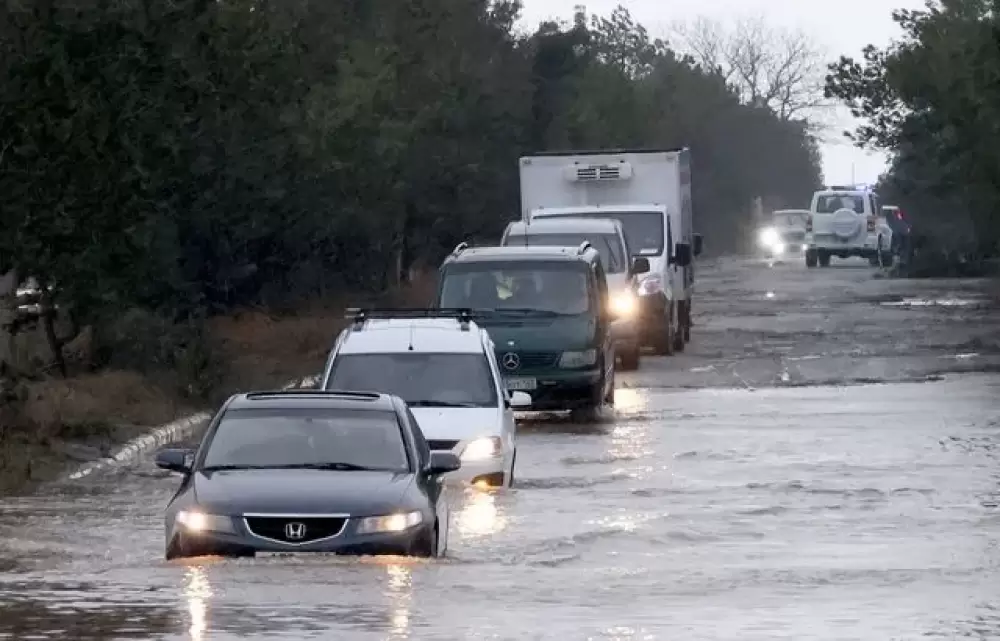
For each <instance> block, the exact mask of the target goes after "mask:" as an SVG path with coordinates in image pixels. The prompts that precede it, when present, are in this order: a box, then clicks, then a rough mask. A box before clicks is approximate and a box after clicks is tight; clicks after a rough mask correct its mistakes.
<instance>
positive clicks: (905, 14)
mask: <svg viewBox="0 0 1000 641" xmlns="http://www.w3.org/2000/svg"><path fill="white" fill-rule="evenodd" d="M893 18H894V20H895V21H896V23H897V24H899V25H900V26H901V27H902V29H903V31H904V37H903V39H902V40H901V41H900V42H898V43H896V44H894V45H893V46H891V47H888V48H886V49H878V48H876V47H874V46H869V47H867V48H866V49H865V51H864V58H863V60H860V61H858V60H854V59H851V58H847V57H842V58H841V59H840V60H839V61H838V62H837V63H835V64H833V65H831V66H830V75H829V76H828V78H827V94H828V95H829V96H831V97H836V98H839V99H841V100H843V101H844V102H846V103H847V104H848V105H849V106H850V107H851V110H852V111H853V113H854V114H855V115H856V116H859V117H860V118H862V119H863V123H864V124H863V125H862V126H861V127H859V128H858V130H857V131H855V132H853V133H852V134H851V135H852V136H853V138H854V140H855V141H856V142H857V144H858V145H859V146H865V147H870V148H874V149H880V150H885V151H888V152H889V153H890V156H891V165H890V168H889V171H888V172H887V174H886V175H885V176H884V177H883V179H882V184H881V188H882V191H883V192H884V193H885V195H887V196H888V197H889V198H890V199H891V200H894V201H897V202H899V203H900V204H901V205H902V206H903V207H904V209H905V210H906V211H907V212H909V213H910V215H911V217H912V218H914V219H915V220H916V223H917V225H918V227H919V228H921V229H923V230H924V232H925V233H927V234H930V235H931V236H932V237H933V240H934V242H935V243H936V244H939V245H942V246H943V247H944V248H946V249H952V250H956V251H961V252H962V253H963V254H964V255H966V256H973V257H975V256H978V257H979V258H983V257H990V256H993V257H995V256H997V255H998V254H1000V2H997V1H996V0H943V1H941V2H934V1H932V2H928V6H927V8H926V9H925V10H922V11H903V10H901V11H896V12H894V13H893Z"/></svg>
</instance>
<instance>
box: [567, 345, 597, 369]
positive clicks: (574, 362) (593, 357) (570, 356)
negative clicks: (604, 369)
mask: <svg viewBox="0 0 1000 641" xmlns="http://www.w3.org/2000/svg"><path fill="white" fill-rule="evenodd" d="M596 362H597V350H596V349H586V350H583V351H582V352H563V353H562V357H561V358H560V359H559V367H563V368H566V369H572V368H576V367H588V366H590V365H593V364H594V363H596Z"/></svg>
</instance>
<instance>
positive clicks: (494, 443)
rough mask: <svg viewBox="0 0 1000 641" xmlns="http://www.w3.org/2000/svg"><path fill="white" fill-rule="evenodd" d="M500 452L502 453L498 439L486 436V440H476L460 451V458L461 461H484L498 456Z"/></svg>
mask: <svg viewBox="0 0 1000 641" xmlns="http://www.w3.org/2000/svg"><path fill="white" fill-rule="evenodd" d="M501 451H503V447H502V445H501V443H500V439H499V438H498V437H496V436H488V437H486V438H477V439H476V440H474V441H472V442H471V443H469V444H468V445H466V446H465V449H463V450H462V456H461V457H460V458H461V459H462V460H463V461H484V460H486V459H490V458H494V457H496V456H500V452H501Z"/></svg>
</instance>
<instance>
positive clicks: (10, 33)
mask: <svg viewBox="0 0 1000 641" xmlns="http://www.w3.org/2000/svg"><path fill="white" fill-rule="evenodd" d="M13 6H14V4H13V3H8V4H7V7H8V8H7V9H5V10H4V13H3V14H0V47H2V51H0V53H2V58H0V66H2V67H3V75H2V77H0V82H2V83H3V85H2V88H0V168H2V171H0V198H2V200H0V229H2V230H3V234H0V262H2V263H3V265H0V267H3V268H4V269H6V268H9V267H11V266H15V267H17V268H18V269H19V270H20V272H21V273H22V274H31V275H35V276H37V277H38V278H39V280H40V282H42V283H43V284H49V285H52V286H53V287H54V289H53V292H54V293H53V296H54V298H55V301H56V302H57V303H59V304H61V305H62V306H63V307H65V308H69V309H72V310H73V311H74V312H75V315H76V325H77V326H82V325H87V324H92V323H93V322H94V321H95V320H97V319H100V318H104V317H108V316H114V317H118V316H120V315H121V314H122V313H123V312H124V311H125V310H129V309H134V308H144V309H148V310H150V311H151V312H152V313H154V314H157V315H160V316H164V317H168V318H171V319H174V320H180V319H190V318H197V317H199V316H203V315H204V314H206V313H208V314H211V313H217V312H219V311H223V310H226V309H230V308H233V307H238V306H245V305H265V306H269V307H277V306H281V307H289V306H292V305H295V304H297V303H298V302H300V301H302V300H305V299H311V298H317V297H324V296H327V295H329V294H330V293H331V292H335V291H338V290H343V289H345V288H346V289H370V290H376V289H379V288H383V287H385V286H387V285H392V284H393V283H396V282H398V281H399V280H400V279H403V278H405V274H406V273H407V272H408V270H409V269H410V268H411V267H412V266H414V265H419V264H421V263H423V264H431V265H433V264H436V262H437V261H438V260H440V258H441V257H442V253H443V252H445V251H446V250H448V249H450V248H451V247H452V246H453V245H454V244H455V243H457V242H459V241H460V240H463V239H467V238H491V237H493V236H495V235H496V234H497V233H498V232H499V231H500V230H501V229H502V228H503V225H504V224H505V223H506V221H507V220H510V219H511V218H514V217H516V216H517V215H518V206H517V204H518V190H517V173H516V171H517V158H518V156H519V155H521V154H524V153H528V152H532V151H537V150H541V149H553V148H594V147H604V146H643V147H653V146H688V147H690V148H691V149H692V154H693V161H694V168H693V172H694V181H695V191H696V194H695V215H696V217H697V226H698V228H699V231H701V232H703V233H704V234H705V237H706V242H707V247H709V248H714V249H715V250H717V251H718V250H724V249H728V248H732V247H733V246H734V244H735V242H736V234H734V233H733V232H732V231H731V230H732V229H733V228H734V227H735V226H736V223H737V222H738V221H739V220H740V219H741V218H743V217H745V215H746V212H747V209H748V207H749V204H750V202H751V200H752V199H753V198H754V197H758V196H760V197H764V198H766V199H770V200H771V201H775V202H783V203H786V204H788V205H802V204H803V203H804V202H805V199H806V198H807V196H808V195H809V193H810V192H811V190H812V189H813V188H814V186H815V185H816V184H817V183H818V181H819V167H818V165H819V158H818V152H817V149H816V145H815V143H814V141H813V140H812V139H811V137H810V136H809V135H808V134H807V133H806V128H805V126H804V123H801V122H795V121H789V122H786V121H783V120H782V119H780V118H778V117H776V116H775V115H774V114H773V113H772V112H771V111H770V110H769V109H767V108H765V107H751V106H745V105H742V104H740V101H739V99H738V98H737V96H736V95H735V94H734V93H733V92H732V91H731V90H730V89H729V88H727V86H726V84H725V82H724V81H723V80H722V79H721V77H720V76H718V75H717V74H716V73H714V72H713V73H709V72H705V71H703V70H701V69H700V68H698V67H697V66H696V65H694V64H693V63H692V62H691V61H690V60H689V59H681V58H679V57H678V56H677V55H675V54H674V53H673V52H672V51H671V50H670V49H669V48H668V47H667V46H666V45H665V44H664V43H662V42H658V41H653V40H651V39H650V38H649V37H648V36H647V34H646V32H645V30H644V29H642V28H641V27H640V26H637V25H635V24H633V22H632V20H631V18H630V17H629V15H628V13H627V12H625V11H624V10H619V11H617V12H616V13H614V14H613V15H612V16H610V17H609V18H594V19H593V20H592V22H591V23H590V24H587V22H586V20H583V19H582V18H581V17H578V19H577V21H576V23H575V25H570V26H559V25H554V24H546V25H542V26H541V27H540V28H539V29H538V31H537V32H536V33H534V34H532V35H531V36H529V37H522V36H518V35H516V33H515V31H514V28H513V24H514V21H515V19H516V16H517V11H518V6H517V4H516V3H514V2H488V1H487V0H366V1H364V2H361V1H360V0H340V1H338V2H329V1H328V0H323V1H320V0H288V1H286V2H268V1H267V0H225V1H224V2H207V0H172V1H169V2H148V0H141V1H140V0H115V1H110V0H89V1H88V0H83V1H82V2H79V1H78V2H73V3H69V2H66V3H61V2H59V1H58V0H48V1H42V2H37V3H24V4H23V5H22V6H24V7H30V8H27V9H17V10H15V9H13V8H11V7H13Z"/></svg>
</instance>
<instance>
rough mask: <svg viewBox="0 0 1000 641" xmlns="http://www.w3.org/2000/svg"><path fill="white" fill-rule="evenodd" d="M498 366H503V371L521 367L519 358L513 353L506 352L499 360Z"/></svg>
mask: <svg viewBox="0 0 1000 641" xmlns="http://www.w3.org/2000/svg"><path fill="white" fill-rule="evenodd" d="M500 364H502V365H503V368H504V369H507V370H515V369H517V368H518V367H520V366H521V357H520V356H518V355H517V354H515V353H514V352H507V353H506V354H504V355H503V358H501V359H500Z"/></svg>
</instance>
